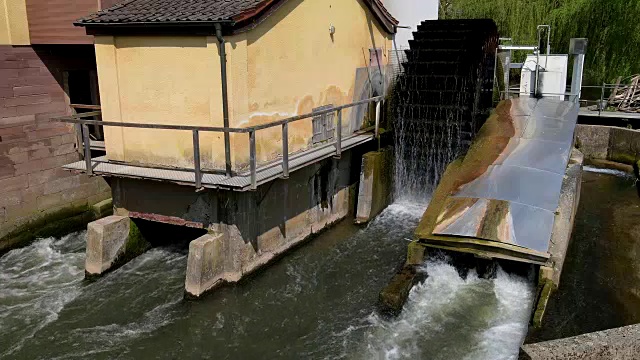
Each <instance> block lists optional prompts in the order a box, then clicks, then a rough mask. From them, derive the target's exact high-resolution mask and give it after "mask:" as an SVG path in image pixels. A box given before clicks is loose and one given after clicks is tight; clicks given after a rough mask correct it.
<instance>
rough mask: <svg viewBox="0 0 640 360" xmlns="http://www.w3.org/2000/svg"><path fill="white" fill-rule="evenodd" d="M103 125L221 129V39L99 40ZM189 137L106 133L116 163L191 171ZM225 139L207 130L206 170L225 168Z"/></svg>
mask: <svg viewBox="0 0 640 360" xmlns="http://www.w3.org/2000/svg"><path fill="white" fill-rule="evenodd" d="M96 58H97V63H98V77H99V79H100V80H99V82H100V84H99V85H100V100H101V103H102V107H103V120H105V121H121V122H135V123H144V124H167V125H199V126H222V95H221V89H220V62H219V57H218V45H217V40H216V39H215V38H212V37H205V36H193V37H184V36H181V37H167V36H163V37H137V36H135V37H134V36H117V37H106V36H98V37H96ZM192 138H193V136H192V133H191V132H190V131H179V130H154V129H133V128H127V129H125V128H115V127H112V128H109V129H107V131H106V132H105V140H106V147H107V155H108V156H109V158H110V159H111V160H118V161H126V162H132V163H139V164H156V165H164V166H173V167H193V146H192ZM221 139H222V136H221V135H220V134H214V133H206V132H202V133H201V135H200V142H201V160H202V165H203V167H208V168H214V167H221V166H223V165H224V155H220V152H222V151H223V150H222V149H224V148H223V142H222V140H221Z"/></svg>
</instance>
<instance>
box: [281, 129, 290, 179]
mask: <svg viewBox="0 0 640 360" xmlns="http://www.w3.org/2000/svg"><path fill="white" fill-rule="evenodd" d="M282 178H283V179H288V178H289V123H284V124H282Z"/></svg>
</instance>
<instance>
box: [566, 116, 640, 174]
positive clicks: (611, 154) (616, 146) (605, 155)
mask: <svg viewBox="0 0 640 360" xmlns="http://www.w3.org/2000/svg"><path fill="white" fill-rule="evenodd" d="M576 147H577V148H578V149H580V151H582V153H583V154H584V156H585V158H586V159H588V160H596V162H598V161H606V162H612V163H605V164H603V165H613V166H615V164H613V163H620V164H626V165H631V166H633V164H634V163H635V164H637V162H638V160H640V130H633V129H625V128H619V127H613V126H601V125H578V126H577V127H576Z"/></svg>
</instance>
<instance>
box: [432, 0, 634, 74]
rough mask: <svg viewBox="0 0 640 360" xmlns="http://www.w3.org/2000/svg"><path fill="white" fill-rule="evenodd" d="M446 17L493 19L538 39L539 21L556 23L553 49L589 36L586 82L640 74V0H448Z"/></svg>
mask: <svg viewBox="0 0 640 360" xmlns="http://www.w3.org/2000/svg"><path fill="white" fill-rule="evenodd" d="M440 17H441V18H442V19H456V18H457V19H462V18H491V19H493V20H494V21H495V22H496V24H497V25H498V29H499V31H500V36H503V37H512V38H513V40H514V43H516V44H521V45H525V44H535V43H536V41H537V33H536V26H537V25H540V24H548V25H551V26H552V28H553V29H552V40H551V51H552V53H566V52H567V51H568V49H569V39H570V38H574V37H585V38H587V39H589V46H588V48H587V58H586V63H585V83H587V84H589V83H590V84H600V83H602V82H608V83H613V82H615V79H616V78H617V77H618V76H623V77H627V76H630V75H633V74H636V73H640V1H638V0H631V1H629V0H442V1H441V8H440Z"/></svg>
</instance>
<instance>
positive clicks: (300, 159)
mask: <svg viewBox="0 0 640 360" xmlns="http://www.w3.org/2000/svg"><path fill="white" fill-rule="evenodd" d="M373 139H374V137H373V134H371V133H365V134H357V135H352V136H349V137H346V138H344V139H343V140H342V150H343V151H344V150H348V149H351V148H353V147H356V146H358V145H361V144H364V143H367V142H369V141H372V140H373ZM335 154H336V147H335V143H332V144H326V145H323V146H319V147H315V148H312V149H309V150H306V151H303V152H300V153H297V154H292V155H290V156H289V172H293V171H296V170H299V169H302V168H304V167H305V166H307V165H310V164H313V163H316V162H319V161H321V160H324V159H327V158H330V157H332V156H334V155H335ZM91 163H92V165H93V172H94V174H96V175H104V176H115V177H128V178H139V179H150V180H157V181H167V182H175V183H178V184H183V185H191V186H195V173H194V171H193V170H181V169H158V168H151V167H143V166H136V165H129V164H121V163H115V162H110V161H109V160H108V159H107V158H106V157H105V156H101V157H98V158H94V159H92V161H91ZM64 168H65V169H67V170H72V171H83V172H85V171H86V170H87V168H86V165H85V162H84V161H78V162H75V163H72V164H68V165H65V166H64ZM283 173H284V172H283V168H282V161H281V160H280V161H278V162H274V163H270V164H266V165H263V166H260V167H258V168H257V169H256V179H257V183H258V185H260V184H264V183H267V182H269V181H272V180H274V179H277V178H280V177H282V175H283ZM202 186H203V187H206V188H225V189H230V190H237V191H247V190H249V188H250V186H251V173H250V172H248V171H245V172H242V173H240V174H237V175H235V176H232V177H230V178H227V177H226V176H225V175H222V174H212V173H205V172H203V174H202Z"/></svg>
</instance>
